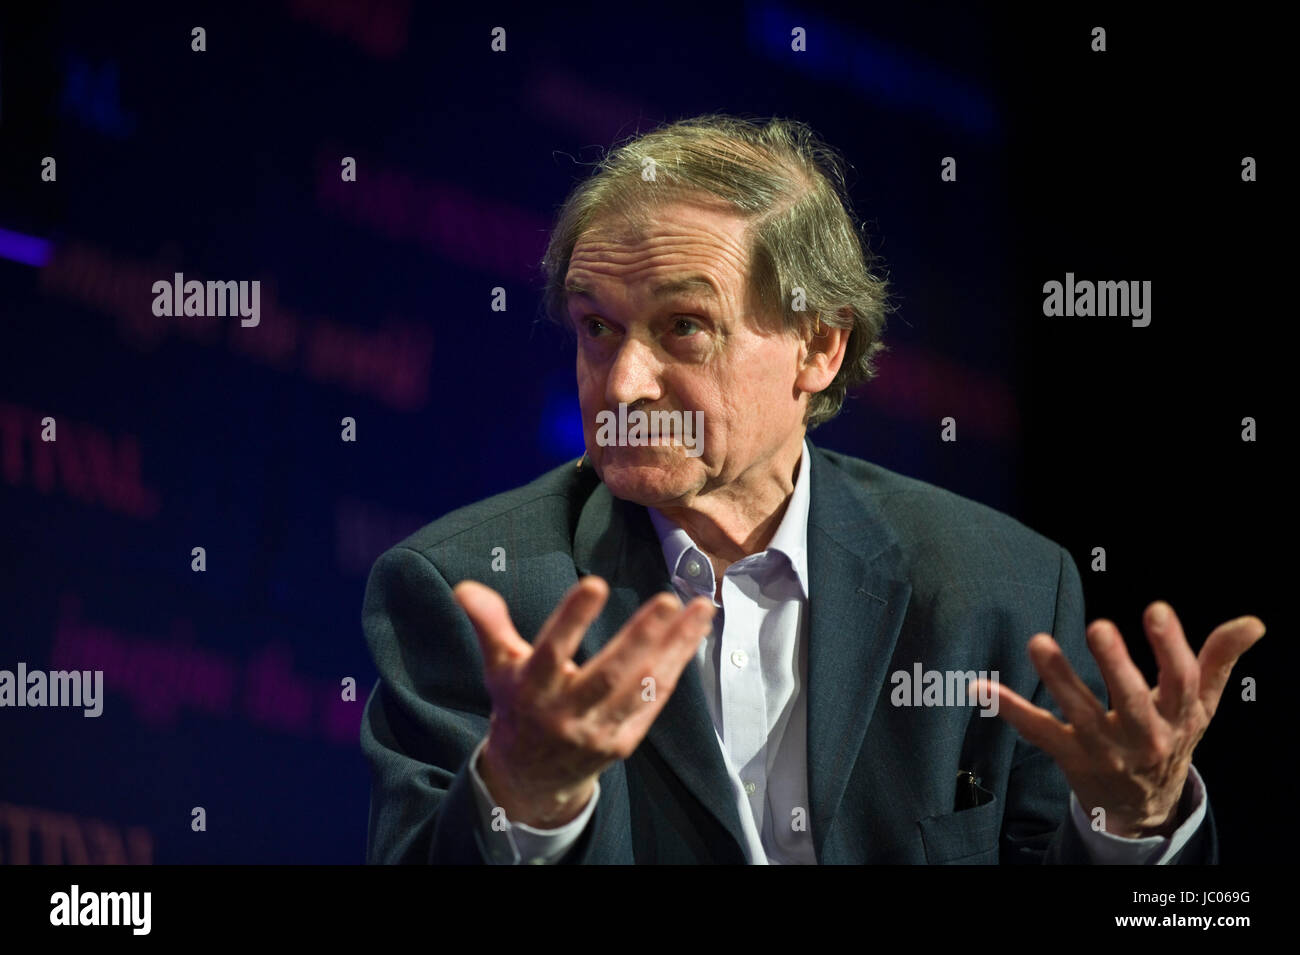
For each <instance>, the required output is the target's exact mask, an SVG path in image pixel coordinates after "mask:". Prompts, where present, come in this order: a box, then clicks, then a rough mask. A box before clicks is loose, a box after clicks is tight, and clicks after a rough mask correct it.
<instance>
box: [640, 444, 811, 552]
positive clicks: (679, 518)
mask: <svg viewBox="0 0 1300 955" xmlns="http://www.w3.org/2000/svg"><path fill="white" fill-rule="evenodd" d="M802 454H803V434H802V432H800V433H799V434H798V435H797V436H796V439H795V440H793V441H791V442H788V443H787V444H786V445H785V446H783V447H782V448H781V449H780V450H778V451H777V452H775V453H774V454H772V455H771V456H770V457H768V458H765V459H763V460H761V461H757V462H755V463H754V464H753V465H752V466H751V467H750V468H749V469H748V470H747V471H745V472H744V473H743V474H741V475H740V477H738V478H737V479H736V480H734V481H731V482H729V483H728V484H726V485H725V486H723V487H719V488H717V489H715V490H713V491H709V492H707V493H705V494H700V495H698V496H697V497H695V498H694V499H693V500H692V501H691V503H690V504H689V505H683V506H676V507H673V506H668V507H661V508H659V511H660V513H662V514H663V515H664V516H665V517H667V518H668V519H669V520H671V521H672V522H673V523H674V524H676V525H677V526H678V527H680V528H681V529H682V530H684V531H686V533H688V534H690V535H691V540H693V541H695V543H696V545H697V546H699V547H700V548H701V549H702V550H703V551H704V552H705V553H706V554H708V555H709V556H710V557H711V558H712V559H713V563H714V567H715V570H718V569H719V567H721V568H722V569H725V567H726V566H727V565H729V564H733V563H735V562H736V561H738V560H740V559H741V558H742V557H747V556H748V555H750V554H757V553H759V552H761V551H764V550H766V549H767V545H768V544H770V543H771V541H772V536H773V535H774V534H775V533H776V529H777V528H778V527H779V526H780V525H781V519H782V518H783V517H785V511H786V507H787V506H789V503H790V497H791V495H793V494H794V485H795V480H796V479H797V477H798V469H799V458H800V455H802Z"/></svg>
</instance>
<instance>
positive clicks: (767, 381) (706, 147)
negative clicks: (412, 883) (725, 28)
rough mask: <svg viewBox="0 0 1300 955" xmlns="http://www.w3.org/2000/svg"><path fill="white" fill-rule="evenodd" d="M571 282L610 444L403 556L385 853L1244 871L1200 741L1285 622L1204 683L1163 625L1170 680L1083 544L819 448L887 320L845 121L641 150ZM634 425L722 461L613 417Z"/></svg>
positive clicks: (559, 282) (390, 647)
mask: <svg viewBox="0 0 1300 955" xmlns="http://www.w3.org/2000/svg"><path fill="white" fill-rule="evenodd" d="M545 266H546V271H547V278H548V286H547V306H548V310H549V311H550V313H551V314H552V316H553V317H555V318H556V319H557V320H559V321H562V322H564V323H565V324H566V325H568V326H569V327H570V328H572V329H573V331H574V332H575V334H576V337H577V379H578V391H579V397H580V402H581V406H582V415H583V422H584V429H585V437H586V445H587V455H585V456H584V459H583V460H582V461H580V462H579V463H578V465H577V466H576V467H575V466H574V465H573V464H572V463H570V464H568V465H565V466H564V467H561V468H558V469H556V470H554V471H552V472H550V473H549V474H545V475H543V476H541V477H540V478H538V479H537V480H536V481H534V482H533V483H531V484H529V485H527V486H526V487H523V488H519V489H517V490H514V491H510V492H509V493H506V494H501V495H498V496H496V497H493V498H490V499H488V500H486V501H482V502H480V503H477V504H474V505H472V506H470V507H466V508H463V509H461V510H458V511H455V512H454V513H451V514H449V515H447V516H445V517H443V518H442V519H440V520H438V521H435V522H434V523H432V524H429V525H428V526H427V527H425V528H423V529H422V530H420V531H419V532H417V533H416V534H414V535H413V536H412V537H410V538H408V539H407V540H406V541H403V542H402V543H401V544H399V545H397V546H395V547H394V548H392V549H391V550H389V551H388V552H387V553H385V554H384V555H383V556H381V557H380V559H379V560H378V561H377V562H376V564H375V567H374V570H373V572H372V574H371V577H370V582H369V585H368V588H367V592H366V600H365V608H364V614H363V619H364V626H365V632H366V637H367V640H368V642H369V646H370V649H371V652H372V653H373V655H374V659H375V661H376V663H377V665H378V669H379V674H380V679H379V682H378V684H377V685H376V687H375V689H374V692H373V693H372V694H371V697H370V700H369V702H368V703H367V706H366V711H365V717H364V720H363V724H362V737H361V742H362V746H363V749H364V751H365V753H366V755H367V757H368V758H369V760H370V761H371V764H372V766H373V770H374V786H373V791H372V800H371V816H370V830H369V841H368V858H369V859H370V860H371V861H375V862H455V863H480V862H494V863H513V862H540V863H557V862H570V863H576V862H582V863H632V862H667V863H678V862H727V863H781V864H795V863H863V862H905V863H921V862H929V863H942V862H965V863H993V862H1147V863H1164V862H1208V861H1214V860H1215V859H1216V853H1217V849H1216V839H1215V832H1214V823H1213V818H1212V816H1211V813H1210V811H1209V804H1208V800H1207V795H1206V791H1205V787H1204V785H1203V784H1202V781H1201V779H1200V777H1199V775H1198V774H1197V773H1196V771H1195V769H1194V768H1192V766H1191V756H1192V750H1193V748H1194V747H1195V745H1196V743H1197V742H1198V741H1199V739H1200V738H1201V736H1202V734H1203V733H1204V731H1205V728H1206V726H1207V724H1208V722H1209V719H1210V717H1211V716H1212V715H1213V713H1214V710H1215V708H1216V706H1217V704H1218V701H1219V697H1220V695H1221V693H1222V691H1223V688H1224V685H1225V683H1226V681H1227V679H1228V675H1229V673H1230V671H1231V669H1232V667H1233V665H1234V663H1235V662H1236V660H1237V658H1238V657H1239V656H1240V655H1241V653H1243V652H1244V651H1245V650H1246V649H1247V648H1248V647H1249V646H1250V645H1251V644H1253V643H1254V642H1255V641H1256V640H1257V639H1259V637H1260V636H1262V634H1263V630H1264V628H1263V624H1262V623H1261V622H1260V621H1259V620H1258V619H1256V618H1254V617H1243V618H1240V619H1238V620H1235V621H1232V622H1230V623H1226V624H1224V625H1222V626H1220V627H1219V628H1218V629H1217V630H1215V631H1214V633H1212V634H1211V635H1210V636H1209V638H1208V639H1207V641H1206V642H1205V645H1204V648H1203V649H1202V651H1201V653H1200V656H1199V658H1198V657H1196V656H1195V655H1193V653H1192V651H1191V649H1190V648H1189V646H1188V643H1187V640H1186V638H1185V637H1184V635H1183V632H1182V629H1181V627H1180V625H1179V623H1178V620H1177V618H1176V617H1175V616H1174V614H1173V612H1172V610H1171V608H1170V607H1169V606H1168V605H1166V604H1164V603H1161V602H1156V603H1153V604H1152V605H1151V606H1150V607H1149V608H1148V610H1147V613H1146V615H1145V619H1144V625H1145V628H1146V631H1147V637H1148V639H1149V640H1150V642H1151V645H1152V647H1153V648H1154V651H1155V655H1156V659H1157V661H1158V663H1159V667H1160V675H1159V684H1158V687H1157V688H1156V689H1154V690H1153V689H1152V688H1150V687H1149V686H1148V685H1147V684H1146V682H1145V680H1144V679H1143V678H1142V676H1141V674H1140V672H1139V671H1138V670H1137V668H1136V667H1135V666H1134V664H1133V663H1132V661H1131V660H1130V659H1129V657H1128V654H1127V652H1126V650H1125V646H1124V641H1123V639H1122V638H1121V636H1120V634H1119V632H1118V631H1117V629H1116V628H1115V626H1114V625H1113V624H1111V623H1109V622H1106V621H1096V622H1094V623H1093V624H1092V626H1091V627H1090V628H1089V629H1088V631H1087V644H1088V647H1087V648H1090V649H1091V656H1090V655H1089V654H1088V653H1087V652H1086V649H1087V648H1085V629H1084V616H1083V594H1082V588H1081V585H1080V580H1079V573H1078V570H1077V568H1076V566H1075V563H1074V561H1073V559H1072V558H1071V557H1070V555H1069V553H1067V552H1066V551H1065V550H1064V549H1063V548H1061V547H1060V546H1058V545H1057V544H1055V543H1053V542H1051V541H1049V540H1047V539H1045V538H1044V537H1042V536H1041V535H1039V534H1036V533H1034V532H1033V531H1031V530H1029V529H1028V528H1026V527H1024V526H1023V525H1021V524H1019V523H1018V522H1016V521H1015V520H1013V519H1011V518H1009V517H1007V516H1005V515H1002V514H999V513H997V512H995V511H993V510H990V509H989V508H987V507H984V506H982V505H979V504H976V503H974V502H972V501H969V500H966V499H963V498H960V497H958V496H956V495H954V494H952V493H950V492H947V491H944V490H942V489H940V488H937V487H934V486H931V485H927V484H924V483H921V482H919V481H916V480H912V479H909V478H906V477H903V476H901V475H898V474H895V473H892V472H890V471H887V470H885V469H883V468H880V467H877V466H875V465H872V464H870V463H867V462H865V461H860V460H856V459H854V458H850V457H846V456H844V455H840V454H836V453H834V452H831V451H826V450H822V449H820V448H817V447H814V446H813V444H812V443H811V442H810V441H809V440H808V439H807V432H808V430H809V429H810V428H813V427H816V426H817V425H818V424H820V423H822V422H824V421H826V420H827V419H829V418H830V417H832V416H833V415H834V414H835V413H836V412H837V411H838V410H839V407H840V405H841V403H842V401H843V399H844V395H845V393H846V391H847V389H848V388H850V387H852V386H853V385H855V384H857V383H859V382H862V381H865V380H868V379H869V378H870V377H872V375H873V374H874V368H873V358H874V357H875V356H876V354H877V353H878V352H879V350H880V349H881V347H882V346H881V343H880V333H881V330H882V328H883V325H884V319H885V313H886V305H885V287H884V282H883V281H882V280H881V279H879V278H878V277H877V276H875V275H873V273H872V271H871V269H872V261H871V258H870V253H869V252H868V251H867V250H866V248H865V247H864V245H863V243H862V242H861V241H860V239H859V234H858V229H857V227H856V226H855V223H854V220H853V218H852V214H851V212H850V211H849V207H848V203H847V197H846V195H845V190H844V183H843V176H842V171H841V166H840V163H839V161H838V160H837V159H836V157H835V156H834V154H833V153H832V152H831V151H830V150H829V149H828V148H827V147H826V146H825V145H824V144H822V143H820V142H819V141H818V140H817V139H816V137H815V136H814V135H813V134H812V133H811V131H810V130H808V128H807V127H805V126H803V125H801V124H798V123H793V122H787V121H772V122H769V123H766V124H755V123H750V122H746V121H742V120H736V119H732V118H729V117H724V116H707V117H700V118H698V119H694V120H688V121H683V122H678V123H674V124H671V125H668V126H666V127H664V128H662V129H659V130H657V131H655V132H653V133H650V134H648V135H645V136H642V137H641V138H639V139H637V140H635V141H633V142H630V143H628V144H626V145H624V146H623V147H621V148H619V149H617V150H615V151H613V152H612V153H610V155H609V156H607V157H606V158H605V160H604V161H603V162H602V163H601V164H600V166H599V168H598V169H597V170H596V171H595V173H594V174H593V175H592V176H591V177H590V178H589V179H587V180H586V181H584V182H583V183H581V184H580V185H579V186H578V187H577V188H576V189H575V191H574V193H573V194H572V195H571V196H570V197H569V199H568V201H567V202H566V204H565V205H564V207H563V209H562V211H561V214H560V217H559V222H558V224H557V227H556V229H555V232H554V234H553V236H552V239H551V243H550V247H549V249H548V251H547V255H546V259H545ZM629 410H630V411H631V412H633V413H634V412H636V411H643V412H680V413H681V415H679V418H681V419H684V420H687V421H689V420H692V418H693V417H694V416H695V415H696V414H697V413H701V412H702V416H701V420H702V422H703V429H704V430H703V435H702V439H701V440H699V441H698V442H697V444H696V445H695V446H694V447H690V446H688V444H689V442H687V441H685V440H683V435H681V434H674V435H669V436H668V437H667V438H666V439H665V438H662V437H661V438H660V439H659V440H657V441H653V442H647V441H644V440H629V439H628V437H627V435H626V434H625V433H623V429H620V434H619V436H618V438H617V439H614V440H611V436H610V431H609V429H601V428H598V422H599V421H600V420H602V419H605V420H609V419H608V415H610V414H615V413H617V414H619V415H620V416H622V417H623V419H624V420H626V416H627V415H628V413H629ZM478 581H485V582H487V583H488V584H490V586H487V585H485V584H484V583H480V582H478ZM1026 641H1028V652H1027V653H1026V647H1025V644H1026ZM1094 657H1095V660H1096V663H1095V664H1094V662H1093V658H1094ZM930 674H937V675H938V681H937V682H938V683H939V689H940V690H942V683H943V680H944V676H945V674H946V675H948V676H949V679H948V685H949V689H951V685H952V683H953V681H952V679H951V675H952V674H957V675H958V680H959V681H960V684H959V685H960V688H961V689H963V690H965V688H966V686H967V683H966V682H965V681H967V680H970V681H971V684H970V693H969V694H968V693H966V692H962V693H959V694H957V698H956V699H954V698H953V694H952V693H951V692H949V693H947V694H944V693H942V692H931V691H932V690H934V689H935V683H936V681H935V680H931V679H930V678H929V675H930ZM923 675H924V676H925V679H924V683H925V690H924V692H922V687H921V685H920V684H921V682H922V680H921V678H922V676H923ZM977 675H978V676H979V677H980V679H978V680H973V679H971V678H973V677H976V676H977ZM1103 678H1104V681H1105V683H1104V686H1103V682H1102V680H1103ZM914 679H915V682H916V685H911V684H912V681H913V680H914ZM1107 690H1109V696H1110V698H1111V699H1112V700H1113V702H1114V704H1115V709H1114V710H1109V711H1108V710H1107V708H1106V706H1105V705H1103V704H1102V703H1101V702H1099V699H1105V697H1106V696H1107V693H1106V691H1107ZM976 695H980V696H981V697H982V699H983V702H984V703H985V704H986V705H985V707H984V708H980V707H977V706H972V705H970V703H971V701H972V698H973V697H975V696H976ZM994 710H996V715H997V716H999V717H1001V719H997V718H987V717H990V716H992V715H993V712H992V711H994Z"/></svg>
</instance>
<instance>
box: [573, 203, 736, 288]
mask: <svg viewBox="0 0 1300 955" xmlns="http://www.w3.org/2000/svg"><path fill="white" fill-rule="evenodd" d="M748 226H749V223H748V221H747V220H746V219H745V218H743V217H741V216H740V215H739V214H737V213H736V212H735V210H733V209H730V208H729V207H726V206H722V205H720V204H717V203H714V204H710V205H706V204H702V203H698V202H690V203H688V202H680V201H679V202H673V203H663V204H659V205H656V206H653V207H650V208H646V207H640V208H637V209H628V210H614V211H607V210H602V211H601V212H599V213H597V214H596V215H593V216H592V218H591V220H590V222H589V223H588V225H587V226H586V227H585V228H583V229H582V231H581V232H580V233H579V234H578V237H577V240H576V241H575V242H574V245H573V249H572V251H571V252H570V254H569V262H568V269H567V272H566V276H565V287H566V289H570V290H576V289H579V288H583V287H585V286H586V285H587V281H585V280H584V277H590V278H595V279H597V280H598V281H599V279H600V277H601V275H602V274H603V275H605V276H610V275H611V274H615V275H617V274H618V273H623V275H624V277H630V276H631V275H632V274H638V273H639V274H641V275H642V276H643V277H650V275H651V274H652V275H653V278H655V279H656V280H658V279H661V278H663V274H662V273H664V272H672V271H676V270H681V271H683V272H688V271H690V272H695V271H703V272H706V273H709V272H713V273H715V275H716V278H717V279H718V280H719V282H717V283H716V284H730V283H731V279H732V277H742V278H743V276H745V275H746V274H747V273H748V266H749V259H750V254H749V237H748Z"/></svg>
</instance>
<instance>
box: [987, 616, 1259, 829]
mask: <svg viewBox="0 0 1300 955" xmlns="http://www.w3.org/2000/svg"><path fill="white" fill-rule="evenodd" d="M1143 624H1144V626H1145V628H1146V633H1147V640H1148V641H1149V642H1150V644H1151V648H1152V650H1153V651H1154V652H1155V657H1156V662H1157V664H1158V665H1159V668H1160V674H1159V679H1158V683H1157V686H1156V687H1155V689H1152V688H1151V687H1149V686H1147V682H1146V680H1144V679H1143V678H1142V674H1141V672H1140V671H1139V670H1138V668H1137V667H1136V666H1135V665H1134V664H1133V661H1132V660H1131V659H1130V658H1129V655H1128V651H1127V649H1125V646H1124V639H1123V637H1122V636H1121V635H1120V632H1119V630H1118V628H1117V627H1116V626H1115V624H1113V623H1111V622H1110V621H1109V620H1104V619H1103V620H1095V621H1093V623H1092V625H1091V626H1090V627H1089V628H1088V647H1089V649H1090V650H1091V652H1092V655H1093V657H1095V658H1096V660H1097V664H1098V666H1099V667H1100V668H1101V673H1102V676H1103V677H1104V678H1105V680H1106V688H1107V690H1108V691H1109V695H1110V699H1111V703H1112V705H1113V706H1114V709H1111V710H1107V709H1106V708H1105V707H1104V706H1102V704H1101V703H1100V702H1099V701H1098V700H1097V698H1096V697H1095V696H1093V694H1092V692H1091V691H1090V690H1089V689H1088V687H1087V686H1086V685H1085V684H1084V682H1083V681H1082V680H1080V679H1079V677H1078V675H1077V674H1076V673H1075V672H1074V670H1073V668H1072V667H1071V666H1070V664H1069V661H1068V660H1066V658H1065V654H1064V653H1063V652H1062V651H1061V648H1060V646H1059V645H1058V644H1057V643H1056V641H1055V640H1053V639H1052V637H1051V635H1049V634H1046V633H1039V634H1036V635H1035V636H1034V638H1033V639H1032V640H1030V641H1029V647H1028V649H1029V657H1030V659H1031V660H1032V661H1033V664H1034V668H1035V669H1036V670H1038V673H1039V675H1040V676H1041V677H1042V679H1043V682H1044V683H1045V684H1046V685H1047V689H1048V691H1049V692H1050V693H1051V694H1052V698H1053V699H1054V700H1056V702H1057V704H1058V705H1059V706H1060V708H1061V712H1062V713H1063V714H1064V715H1065V718H1066V719H1067V720H1068V721H1069V722H1068V723H1062V722H1061V721H1060V720H1058V719H1057V718H1056V717H1055V716H1053V715H1052V714H1051V713H1050V712H1048V711H1047V710H1045V709H1042V708H1041V707H1037V706H1034V705H1033V704H1032V703H1030V702H1029V701H1028V700H1026V699H1025V698H1024V697H1022V696H1020V695H1018V694H1017V693H1015V692H1014V691H1013V690H1011V689H1009V688H1008V687H1006V686H1002V685H1001V684H989V686H990V687H991V688H992V691H993V692H996V693H997V694H998V710H997V712H998V715H1000V716H1001V717H1002V718H1003V719H1005V720H1006V721H1007V722H1008V723H1010V724H1011V725H1012V726H1014V727H1015V728H1016V730H1017V731H1018V732H1019V733H1020V735H1021V736H1023V737H1024V738H1025V739H1026V740H1028V741H1029V742H1031V743H1033V744H1034V745H1035V746H1037V747H1039V748H1040V749H1042V750H1044V751H1045V752H1047V753H1048V754H1049V755H1050V756H1051V757H1052V758H1053V759H1054V760H1056V763H1057V765H1059V766H1060V767H1061V770H1062V772H1063V773H1064V774H1065V778H1066V779H1067V780H1068V781H1069V783H1070V787H1071V788H1072V789H1073V790H1074V792H1075V794H1076V795H1077V796H1078V797H1079V802H1080V803H1082V805H1083V807H1084V809H1085V810H1086V811H1088V812H1089V813H1090V814H1091V812H1092V810H1093V809H1095V808H1097V807H1101V808H1102V809H1104V810H1105V831H1107V832H1109V833H1111V834H1112V835H1117V836H1125V837H1128V838H1137V837H1141V836H1150V835H1169V834H1170V833H1171V832H1172V831H1173V830H1174V828H1176V826H1177V824H1178V822H1179V820H1178V819H1177V815H1176V814H1177V807H1178V802H1179V799H1180V797H1181V796H1182V792H1183V785H1184V783H1185V782H1186V780H1187V771H1188V767H1189V766H1190V765H1191V762H1192V750H1193V749H1195V748H1196V744H1197V743H1199V742H1200V740H1201V737H1202V736H1203V735H1205V730H1206V728H1207V727H1208V726H1209V724H1210V720H1211V719H1212V718H1213V716H1214V713H1215V711H1216V710H1217V709H1218V707H1219V699H1220V698H1221V697H1222V695H1223V690H1224V687H1225V686H1226V685H1227V682H1228V676H1229V675H1230V674H1231V673H1232V668H1233V667H1234V666H1235V665H1236V663H1237V660H1238V658H1240V657H1241V655H1242V654H1243V653H1245V652H1246V651H1247V650H1248V649H1250V647H1252V646H1253V645H1254V644H1255V642H1256V641H1257V640H1259V638H1260V637H1262V636H1263V635H1264V624H1263V623H1262V622H1261V621H1260V620H1259V618H1258V617H1238V618H1237V619H1235V620H1229V621H1228V622H1227V623H1224V624H1220V625H1219V626H1218V627H1216V628H1215V630H1214V632H1213V633H1211V634H1210V636H1209V637H1208V638H1207V639H1206V641H1205V645H1204V646H1203V647H1202V648H1201V652H1200V655H1199V656H1195V655H1193V654H1192V649H1191V647H1190V646H1189V645H1188V643H1187V638H1186V637H1185V636H1184V634H1183V628H1182V624H1180V623H1179V622H1178V617H1177V616H1175V614H1174V611H1173V608H1172V607H1170V606H1169V604H1167V603H1164V602H1163V601H1156V602H1155V603H1153V604H1151V605H1150V606H1149V607H1147V609H1146V613H1145V614H1144V616H1143ZM981 682H985V683H987V682H988V681H981ZM979 692H981V693H988V692H989V689H987V688H985V689H981V690H980V691H979ZM983 698H985V699H988V697H987V696H985V697H983Z"/></svg>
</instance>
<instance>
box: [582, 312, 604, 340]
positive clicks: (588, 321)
mask: <svg viewBox="0 0 1300 955" xmlns="http://www.w3.org/2000/svg"><path fill="white" fill-rule="evenodd" d="M582 328H583V331H585V332H586V333H587V337H588V338H599V337H600V336H601V335H602V334H604V333H605V332H607V331H609V326H607V325H606V324H605V323H604V322H602V321H601V320H600V319H599V318H597V317H596V316H595V315H588V316H587V317H586V318H584V319H583V320H582Z"/></svg>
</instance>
